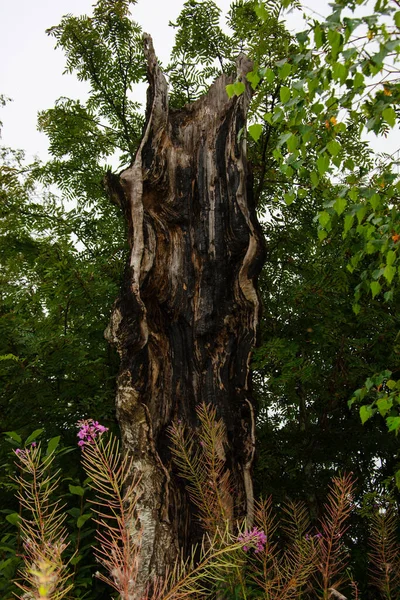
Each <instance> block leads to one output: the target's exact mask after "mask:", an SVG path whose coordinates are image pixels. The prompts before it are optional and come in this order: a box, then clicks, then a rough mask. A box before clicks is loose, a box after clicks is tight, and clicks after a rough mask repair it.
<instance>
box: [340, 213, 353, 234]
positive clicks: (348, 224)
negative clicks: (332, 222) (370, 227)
mask: <svg viewBox="0 0 400 600" xmlns="http://www.w3.org/2000/svg"><path fill="white" fill-rule="evenodd" d="M353 222H354V215H346V216H345V218H344V231H343V235H346V234H347V232H348V231H350V229H351V228H352V226H353Z"/></svg>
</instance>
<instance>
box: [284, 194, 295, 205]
mask: <svg viewBox="0 0 400 600" xmlns="http://www.w3.org/2000/svg"><path fill="white" fill-rule="evenodd" d="M283 198H284V200H285V202H286V204H287V205H288V206H290V205H291V204H292V203H293V202H294V200H295V198H296V196H295V194H293V193H291V194H284V196H283Z"/></svg>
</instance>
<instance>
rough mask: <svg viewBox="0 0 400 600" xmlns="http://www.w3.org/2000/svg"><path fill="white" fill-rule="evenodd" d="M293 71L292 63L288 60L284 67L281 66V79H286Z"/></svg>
mask: <svg viewBox="0 0 400 600" xmlns="http://www.w3.org/2000/svg"><path fill="white" fill-rule="evenodd" d="M291 71H292V67H291V65H290V64H289V63H288V62H287V63H285V64H284V65H283V67H282V68H280V69H279V71H278V76H279V79H282V81H284V80H285V79H287V77H288V76H289V75H290V73H291Z"/></svg>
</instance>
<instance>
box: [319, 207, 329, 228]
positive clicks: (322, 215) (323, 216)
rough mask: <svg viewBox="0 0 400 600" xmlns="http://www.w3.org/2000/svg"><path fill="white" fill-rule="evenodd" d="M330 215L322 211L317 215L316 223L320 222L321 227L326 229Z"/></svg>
mask: <svg viewBox="0 0 400 600" xmlns="http://www.w3.org/2000/svg"><path fill="white" fill-rule="evenodd" d="M330 220H331V215H330V214H329V213H328V212H326V210H324V211H322V212H320V213H319V215H318V221H319V222H320V225H321V227H326V226H327V225H328V223H330Z"/></svg>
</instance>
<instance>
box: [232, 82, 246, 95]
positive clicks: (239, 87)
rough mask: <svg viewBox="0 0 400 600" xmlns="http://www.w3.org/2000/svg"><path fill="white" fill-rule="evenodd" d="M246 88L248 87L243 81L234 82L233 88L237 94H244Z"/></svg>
mask: <svg viewBox="0 0 400 600" xmlns="http://www.w3.org/2000/svg"><path fill="white" fill-rule="evenodd" d="M245 89H246V86H245V85H244V83H243V81H236V82H235V83H234V84H233V90H234V92H235V94H236V96H240V95H241V94H243V92H244V91H245Z"/></svg>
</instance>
